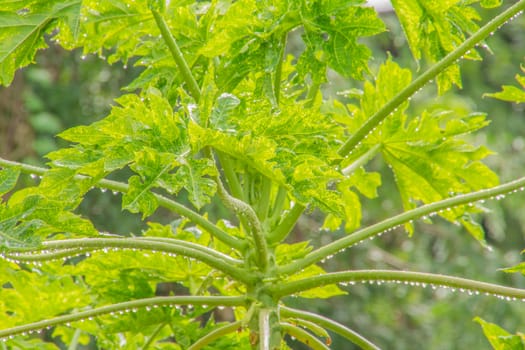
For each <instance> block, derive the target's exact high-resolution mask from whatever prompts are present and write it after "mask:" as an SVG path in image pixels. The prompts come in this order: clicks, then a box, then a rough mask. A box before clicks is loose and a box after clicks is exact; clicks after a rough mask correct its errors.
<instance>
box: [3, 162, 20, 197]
mask: <svg viewBox="0 0 525 350" xmlns="http://www.w3.org/2000/svg"><path fill="white" fill-rule="evenodd" d="M19 176H20V169H19V168H5V169H1V170H0V198H1V196H2V195H4V194H6V193H7V192H9V191H11V190H12V189H13V188H14V187H15V186H16V183H17V182H18V177H19Z"/></svg>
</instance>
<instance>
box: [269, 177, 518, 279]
mask: <svg viewBox="0 0 525 350" xmlns="http://www.w3.org/2000/svg"><path fill="white" fill-rule="evenodd" d="M524 189H525V177H522V178H520V179H517V180H514V181H511V182H508V183H506V184H503V185H500V186H496V187H493V188H489V189H486V190H481V191H477V192H472V193H468V194H463V195H459V196H455V197H452V198H447V199H444V200H442V201H439V202H435V203H431V204H426V205H423V206H421V207H419V208H416V209H412V210H409V211H407V212H404V213H401V214H399V215H396V216H393V217H391V218H389V219H386V220H383V221H381V222H379V223H377V224H374V225H372V226H369V227H366V228H364V229H361V230H359V231H356V232H354V233H352V234H351V235H348V236H346V237H343V238H340V239H338V240H336V241H334V242H332V243H330V244H327V245H325V246H323V247H321V248H319V249H317V250H314V251H313V252H311V253H309V254H307V255H306V256H305V257H304V258H303V259H300V260H298V261H294V262H292V263H289V264H287V265H284V266H281V267H279V268H278V272H279V273H281V274H293V273H295V272H297V271H300V270H302V269H303V268H305V267H306V266H309V265H311V264H314V263H316V262H318V261H321V260H323V259H326V258H327V257H329V256H332V255H333V254H336V253H339V252H341V251H343V250H344V249H346V248H348V247H351V246H352V245H354V244H356V243H359V242H361V241H363V240H365V239H367V238H371V237H373V236H377V235H380V234H382V233H384V232H388V231H391V230H393V229H394V228H396V227H398V226H400V225H403V224H406V223H409V222H411V221H413V220H416V219H418V218H421V217H423V216H430V215H433V214H436V213H439V212H440V211H443V210H448V209H450V208H452V207H456V206H460V205H470V204H472V203H475V202H477V201H483V200H485V199H491V198H500V197H501V196H502V195H505V194H508V193H512V192H517V191H523V190H524Z"/></svg>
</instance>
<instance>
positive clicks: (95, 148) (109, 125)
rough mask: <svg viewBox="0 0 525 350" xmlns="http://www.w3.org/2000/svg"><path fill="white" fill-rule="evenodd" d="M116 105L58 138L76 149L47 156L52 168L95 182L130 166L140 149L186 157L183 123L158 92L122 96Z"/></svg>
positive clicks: (63, 150)
mask: <svg viewBox="0 0 525 350" xmlns="http://www.w3.org/2000/svg"><path fill="white" fill-rule="evenodd" d="M117 101H118V102H119V103H120V105H121V106H116V107H113V109H112V111H111V113H110V114H109V116H107V117H106V118H105V119H102V120H100V121H98V122H95V123H93V124H91V125H88V126H78V127H74V128H71V129H68V130H66V131H64V132H62V133H61V134H59V136H60V137H62V138H63V139H65V140H68V141H71V142H75V143H76V145H75V146H74V147H72V148H65V149H61V150H59V151H55V152H52V153H50V154H48V156H47V157H48V158H49V159H51V160H52V164H53V165H54V166H58V167H67V168H70V169H74V170H75V171H76V172H77V173H82V174H86V175H90V176H93V177H95V178H98V177H101V176H104V175H106V174H108V173H109V172H112V171H115V170H117V169H121V168H123V167H125V166H126V165H128V164H130V163H132V162H133V161H135V160H136V159H135V154H141V152H142V151H144V149H150V150H156V152H159V153H171V154H174V155H183V154H185V153H187V151H188V149H189V146H188V144H187V140H188V137H187V135H186V131H185V126H184V121H183V120H182V119H181V115H180V114H179V113H175V112H173V108H172V107H171V105H170V104H169V102H168V101H167V100H166V99H165V98H163V97H162V96H161V95H160V92H159V91H158V90H156V89H149V90H148V91H146V92H144V96H143V97H139V96H137V95H134V94H129V95H123V96H121V97H120V98H119V99H117ZM152 152H153V151H152Z"/></svg>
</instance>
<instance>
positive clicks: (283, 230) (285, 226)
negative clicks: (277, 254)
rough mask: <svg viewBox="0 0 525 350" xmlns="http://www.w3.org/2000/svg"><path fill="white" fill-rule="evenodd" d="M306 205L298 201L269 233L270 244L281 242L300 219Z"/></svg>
mask: <svg viewBox="0 0 525 350" xmlns="http://www.w3.org/2000/svg"><path fill="white" fill-rule="evenodd" d="M304 209H305V207H304V206H303V205H302V204H298V203H296V204H295V205H294V206H293V207H292V209H290V211H289V212H288V214H286V216H285V217H284V219H283V221H282V222H281V223H280V224H279V226H277V227H276V228H275V230H273V232H270V234H269V235H268V242H270V244H274V243H280V242H282V241H284V239H285V238H286V237H287V236H288V235H289V234H290V232H291V231H292V229H293V227H294V226H295V224H296V223H297V220H299V217H300V216H301V214H302V213H303V211H304Z"/></svg>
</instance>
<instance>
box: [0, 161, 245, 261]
mask: <svg viewBox="0 0 525 350" xmlns="http://www.w3.org/2000/svg"><path fill="white" fill-rule="evenodd" d="M0 167H19V168H20V170H21V171H23V172H24V173H28V174H35V175H40V176H43V175H45V173H46V172H47V171H48V170H49V169H46V168H41V167H36V166H32V165H27V164H23V163H18V162H13V161H9V160H5V159H2V158H0ZM85 178H87V177H86V176H84V175H76V176H75V179H77V180H82V179H85ZM95 186H97V187H99V188H103V189H107V190H110V191H115V192H121V193H126V192H128V190H129V186H128V185H127V184H125V183H122V182H118V181H113V180H105V179H103V180H100V181H99V182H98V183H97V184H96V185H95ZM153 195H154V196H155V199H156V200H157V203H158V204H159V205H160V206H161V207H164V208H166V209H169V210H171V211H173V212H175V213H177V214H179V215H181V216H184V217H186V218H188V219H190V220H191V221H192V222H194V223H195V224H197V225H199V226H201V227H202V228H203V229H205V230H206V231H208V232H209V233H210V234H211V235H213V236H214V237H215V238H217V239H219V240H220V241H222V242H224V243H225V244H227V245H228V246H230V247H232V248H234V249H237V250H238V251H243V250H244V249H245V242H243V241H241V240H239V239H237V238H235V237H232V236H230V235H229V234H228V233H226V232H225V231H223V230H221V229H220V228H218V227H217V226H216V225H214V224H212V223H211V222H209V221H208V220H207V219H206V218H205V217H203V216H202V215H199V214H198V213H196V212H194V211H193V210H191V209H188V208H186V207H185V206H184V205H182V204H180V203H177V202H175V201H173V200H171V199H168V198H166V197H164V196H161V195H159V194H156V193H153Z"/></svg>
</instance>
